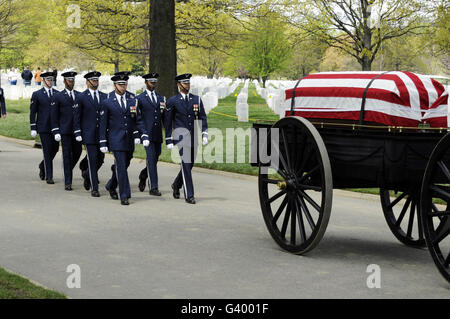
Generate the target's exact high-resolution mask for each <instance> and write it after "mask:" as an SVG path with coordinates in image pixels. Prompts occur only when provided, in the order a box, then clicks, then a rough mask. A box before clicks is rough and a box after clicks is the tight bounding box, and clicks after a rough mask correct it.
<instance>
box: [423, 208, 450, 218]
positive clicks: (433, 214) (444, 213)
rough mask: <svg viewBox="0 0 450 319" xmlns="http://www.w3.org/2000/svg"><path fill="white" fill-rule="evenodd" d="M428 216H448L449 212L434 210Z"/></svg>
mask: <svg viewBox="0 0 450 319" xmlns="http://www.w3.org/2000/svg"><path fill="white" fill-rule="evenodd" d="M428 215H429V216H431V217H444V216H450V211H449V210H443V211H439V210H436V211H434V212H431V213H429V214H428Z"/></svg>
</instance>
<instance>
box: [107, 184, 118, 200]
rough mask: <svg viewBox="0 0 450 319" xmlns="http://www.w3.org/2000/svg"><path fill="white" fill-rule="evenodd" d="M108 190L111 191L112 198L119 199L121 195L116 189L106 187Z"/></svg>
mask: <svg viewBox="0 0 450 319" xmlns="http://www.w3.org/2000/svg"><path fill="white" fill-rule="evenodd" d="M105 188H106V190H107V191H108V192H109V196H111V198H112V199H119V196H118V195H117V192H116V190H115V189H108V187H106V186H105Z"/></svg>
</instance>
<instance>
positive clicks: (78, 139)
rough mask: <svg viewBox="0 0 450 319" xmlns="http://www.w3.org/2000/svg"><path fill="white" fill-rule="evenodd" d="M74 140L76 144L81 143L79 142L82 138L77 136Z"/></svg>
mask: <svg viewBox="0 0 450 319" xmlns="http://www.w3.org/2000/svg"><path fill="white" fill-rule="evenodd" d="M75 140H76V141H77V142H81V141H82V140H83V137H81V136H77V137H75Z"/></svg>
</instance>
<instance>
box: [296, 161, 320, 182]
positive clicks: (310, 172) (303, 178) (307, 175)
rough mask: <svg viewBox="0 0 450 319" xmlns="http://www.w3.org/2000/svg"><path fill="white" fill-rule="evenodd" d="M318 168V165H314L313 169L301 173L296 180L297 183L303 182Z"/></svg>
mask: <svg viewBox="0 0 450 319" xmlns="http://www.w3.org/2000/svg"><path fill="white" fill-rule="evenodd" d="M318 169H319V165H317V166H315V167H314V168H313V169H311V170H310V171H309V172H308V173H306V174H305V175H303V176H302V177H300V179H299V180H298V182H299V183H301V182H303V181H304V180H305V179H307V178H308V177H310V176H311V175H312V174H314V173H315V172H316V171H317V170H318Z"/></svg>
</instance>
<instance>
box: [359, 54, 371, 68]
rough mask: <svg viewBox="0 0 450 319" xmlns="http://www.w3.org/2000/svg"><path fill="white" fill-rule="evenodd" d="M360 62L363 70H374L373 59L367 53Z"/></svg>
mask: <svg viewBox="0 0 450 319" xmlns="http://www.w3.org/2000/svg"><path fill="white" fill-rule="evenodd" d="M359 63H360V64H361V67H362V70H363V71H372V60H371V59H370V58H369V57H368V56H367V55H365V56H363V58H362V59H361V61H360V62H359Z"/></svg>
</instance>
